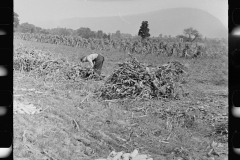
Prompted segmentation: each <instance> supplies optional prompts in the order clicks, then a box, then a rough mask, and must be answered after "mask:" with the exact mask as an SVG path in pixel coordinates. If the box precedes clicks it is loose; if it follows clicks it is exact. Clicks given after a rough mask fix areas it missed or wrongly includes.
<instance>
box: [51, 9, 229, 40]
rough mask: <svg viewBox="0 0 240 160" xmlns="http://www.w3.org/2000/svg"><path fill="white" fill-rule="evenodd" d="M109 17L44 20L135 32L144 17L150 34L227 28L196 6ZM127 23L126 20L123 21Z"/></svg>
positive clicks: (216, 33) (222, 33)
mask: <svg viewBox="0 0 240 160" xmlns="http://www.w3.org/2000/svg"><path fill="white" fill-rule="evenodd" d="M122 18H123V19H124V20H123V19H121V17H120V16H113V17H89V18H69V19H63V20H59V21H55V22H48V26H50V25H52V27H57V26H59V27H66V28H72V29H78V28H80V27H88V28H90V29H91V30H93V31H97V30H103V32H105V33H109V32H110V33H115V32H116V31H117V30H120V31H121V33H130V34H132V35H135V34H137V33H138V30H139V28H140V25H141V23H142V21H148V23H149V28H150V34H151V36H155V37H156V36H159V34H163V35H172V36H176V35H179V34H182V32H183V29H185V28H188V27H193V28H194V29H197V30H198V31H199V32H200V33H201V34H202V35H203V36H204V37H205V36H206V37H209V38H222V37H227V35H228V29H227V28H226V27H225V26H224V25H223V24H222V23H221V22H220V20H218V19H217V18H216V17H214V16H213V15H211V14H209V13H208V12H205V11H203V10H200V9H192V8H174V9H162V10H159V11H154V12H149V13H143V14H136V15H127V16H122ZM125 21H127V22H129V23H130V24H129V23H127V22H125Z"/></svg>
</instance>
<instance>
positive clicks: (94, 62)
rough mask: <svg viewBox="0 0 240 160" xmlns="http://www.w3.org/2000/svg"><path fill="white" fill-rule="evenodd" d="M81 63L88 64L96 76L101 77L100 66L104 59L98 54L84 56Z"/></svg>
mask: <svg viewBox="0 0 240 160" xmlns="http://www.w3.org/2000/svg"><path fill="white" fill-rule="evenodd" d="M80 60H81V62H89V63H90V64H91V66H92V68H93V70H94V71H95V72H96V73H97V74H98V75H101V71H102V66H103V62H104V57H103V56H102V55H100V54H97V53H94V54H90V55H88V56H84V57H82V58H81V59H80Z"/></svg>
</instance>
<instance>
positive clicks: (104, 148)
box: [14, 39, 228, 160]
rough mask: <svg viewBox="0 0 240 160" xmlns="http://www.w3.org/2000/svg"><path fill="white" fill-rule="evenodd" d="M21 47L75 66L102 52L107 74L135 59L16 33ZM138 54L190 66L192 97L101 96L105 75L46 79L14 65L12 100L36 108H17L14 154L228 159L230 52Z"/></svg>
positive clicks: (52, 157)
mask: <svg viewBox="0 0 240 160" xmlns="http://www.w3.org/2000/svg"><path fill="white" fill-rule="evenodd" d="M19 45H22V46H23V47H27V48H35V49H36V50H43V51H49V52H50V53H51V54H52V55H51V56H52V57H53V58H54V59H57V58H66V59H67V60H68V61H69V62H71V63H75V64H78V63H79V58H80V57H82V56H83V55H88V54H91V53H92V52H97V53H101V54H102V55H104V57H105V62H104V65H103V74H104V75H105V76H106V77H108V76H110V75H111V74H112V73H113V71H114V70H115V69H117V68H118V65H117V64H118V63H120V62H121V63H122V62H124V61H125V59H126V58H128V57H129V55H127V54H125V53H121V52H119V51H114V50H111V51H92V50H89V49H81V48H76V47H69V46H63V45H54V44H47V43H39V42H30V41H24V40H19V39H15V40H14V47H17V46H19ZM14 54H15V53H14ZM134 57H136V58H137V60H138V61H139V62H142V63H146V64H149V65H152V66H157V65H163V64H165V63H167V62H170V61H178V62H180V63H182V64H184V65H186V66H187V68H188V69H187V75H186V77H185V81H184V83H183V88H184V90H185V92H186V93H187V94H186V96H184V97H181V98H180V99H179V100H169V101H164V100H141V99H140V100H135V101H132V100H99V99H98V98H97V97H96V96H95V95H94V91H95V90H96V89H97V88H98V87H99V86H101V85H103V83H104V80H100V81H94V80H81V81H75V82H74V81H65V82H54V81H52V82H51V81H48V82H45V81H44V80H43V79H41V77H40V78H36V77H35V76H34V73H32V72H19V71H14V106H26V107H27V106H35V107H36V108H37V109H36V110H37V112H36V113H35V114H26V113H24V112H22V113H19V112H18V113H15V114H14V159H18V158H19V159H20V158H25V159H45V160H47V159H49V160H55V159H56V160H62V159H63V160H64V159H71V160H75V159H76V160H80V159H81V160H94V159H98V158H106V157H107V156H108V155H109V154H110V152H112V151H113V150H115V151H117V152H120V151H124V152H132V151H133V150H134V149H138V150H139V152H140V153H143V154H149V155H151V157H152V158H153V159H154V160H174V159H179V160H180V159H183V160H210V159H211V160H213V159H215V160H226V159H227V157H228V137H227V134H228V130H227V129H228V127H227V124H228V119H227V118H228V86H227V84H228V69H227V67H228V59H227V57H224V56H222V57H219V58H205V57H200V58H197V59H193V60H192V59H186V58H180V57H174V56H171V57H168V56H165V55H158V56H156V55H152V54H147V55H141V54H136V55H134ZM84 66H89V64H84ZM30 108H31V107H30ZM181 115H183V116H181ZM179 117H180V118H179ZM178 120H179V121H181V122H178Z"/></svg>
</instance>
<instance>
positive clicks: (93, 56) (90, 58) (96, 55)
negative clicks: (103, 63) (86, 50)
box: [87, 53, 98, 67]
mask: <svg viewBox="0 0 240 160" xmlns="http://www.w3.org/2000/svg"><path fill="white" fill-rule="evenodd" d="M97 57H98V54H97V53H94V54H90V55H89V56H87V61H88V62H89V63H90V64H91V66H92V67H93V66H94V64H93V60H95V59H96V58H97Z"/></svg>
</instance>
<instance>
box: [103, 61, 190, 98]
mask: <svg viewBox="0 0 240 160" xmlns="http://www.w3.org/2000/svg"><path fill="white" fill-rule="evenodd" d="M184 69H185V66H184V65H183V64H181V63H180V62H177V61H173V62H168V63H166V64H164V65H162V66H160V67H158V68H155V69H153V70H152V71H150V70H149V69H148V68H147V67H146V65H144V64H143V63H141V62H139V61H137V59H136V58H133V57H131V58H130V59H127V60H126V61H125V62H124V63H120V64H119V68H118V69H116V70H115V71H113V73H112V74H111V75H110V76H109V77H108V79H107V80H106V82H105V83H104V85H103V86H102V87H101V88H100V90H98V93H99V97H101V98H103V99H108V100H110V99H123V98H130V99H131V98H137V97H140V98H148V99H152V98H168V99H177V98H179V93H180V91H183V90H182V86H181V80H182V78H183V74H184V73H186V72H185V71H184Z"/></svg>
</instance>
